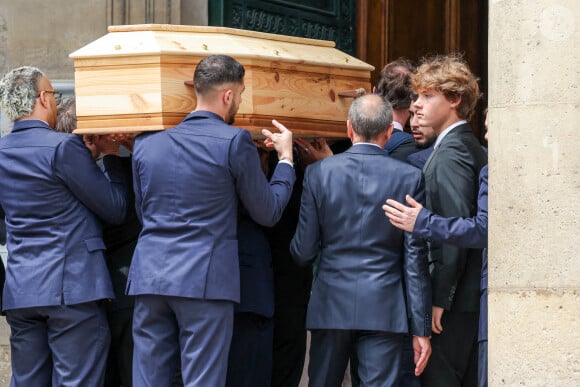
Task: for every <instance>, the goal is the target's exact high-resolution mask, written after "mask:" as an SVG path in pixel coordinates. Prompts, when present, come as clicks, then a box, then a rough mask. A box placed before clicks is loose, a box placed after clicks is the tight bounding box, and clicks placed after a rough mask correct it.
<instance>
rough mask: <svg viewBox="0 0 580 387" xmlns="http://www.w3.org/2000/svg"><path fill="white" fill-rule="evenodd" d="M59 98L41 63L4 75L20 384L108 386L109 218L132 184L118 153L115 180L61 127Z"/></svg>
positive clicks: (116, 215) (0, 96) (2, 189)
mask: <svg viewBox="0 0 580 387" xmlns="http://www.w3.org/2000/svg"><path fill="white" fill-rule="evenodd" d="M59 100H60V93H58V92H57V91H55V90H54V88H53V86H52V84H51V83H50V81H49V79H48V78H47V77H46V76H45V75H44V74H43V73H42V72H41V71H40V70H39V69H37V68H35V67H28V66H26V67H20V68H17V69H14V70H12V71H10V72H9V73H7V74H6V75H5V76H4V77H3V78H2V79H0V107H1V108H2V109H3V110H4V111H5V113H6V115H7V116H8V118H10V119H11V120H12V121H14V126H13V128H12V131H11V133H9V134H8V135H6V136H4V137H2V139H0V176H2V179H0V205H1V207H2V209H3V210H4V212H5V213H6V229H7V242H8V243H7V246H8V264H7V267H6V284H5V286H4V294H3V309H4V311H5V312H6V320H7V321H8V324H9V325H10V330H11V333H10V349H11V356H12V381H11V384H10V385H11V386H15V387H17V386H50V385H58V386H102V385H103V377H104V372H105V364H106V360H107V350H108V348H109V340H110V335H109V328H108V326H107V318H106V315H105V309H104V306H103V303H102V302H101V301H102V300H104V299H110V298H113V288H112V287H111V280H110V278H109V273H108V271H107V265H106V263H105V257H104V250H105V244H104V242H103V237H102V231H101V222H102V221H105V222H108V223H113V224H118V223H121V222H122V221H123V220H124V218H125V213H126V210H127V186H126V185H125V181H124V178H123V173H122V170H121V168H120V165H119V164H118V162H119V160H118V158H117V157H115V156H105V157H104V159H103V163H104V166H105V170H106V172H107V175H108V178H107V176H105V174H104V173H103V172H102V171H101V170H100V169H99V167H98V166H97V165H96V164H95V162H94V160H93V159H92V157H91V155H90V154H89V152H88V151H87V149H86V148H85V145H84V144H83V142H82V140H81V139H80V138H79V137H78V136H76V135H73V134H66V133H58V132H56V131H54V130H53V128H54V127H55V125H56V122H57V103H58V101H59Z"/></svg>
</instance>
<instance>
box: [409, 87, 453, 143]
mask: <svg viewBox="0 0 580 387" xmlns="http://www.w3.org/2000/svg"><path fill="white" fill-rule="evenodd" d="M458 104H459V103H458V102H453V101H449V100H448V99H447V98H445V96H444V95H443V94H441V93H440V92H438V91H437V90H433V89H424V90H419V94H418V98H417V100H416V101H415V102H414V103H413V106H414V107H415V109H416V111H415V116H416V117H417V120H418V122H419V125H420V126H430V127H432V128H433V130H434V131H435V134H436V135H437V136H438V135H439V134H440V133H441V132H443V131H444V130H445V128H447V127H448V126H450V125H451V124H453V123H454V122H456V121H458V117H457V112H456V108H457V105H458Z"/></svg>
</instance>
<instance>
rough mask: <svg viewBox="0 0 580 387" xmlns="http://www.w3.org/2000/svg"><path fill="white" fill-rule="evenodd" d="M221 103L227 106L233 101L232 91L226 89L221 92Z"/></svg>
mask: <svg viewBox="0 0 580 387" xmlns="http://www.w3.org/2000/svg"><path fill="white" fill-rule="evenodd" d="M222 93H223V94H222V101H223V103H224V104H225V105H227V106H229V105H230V104H231V103H232V101H233V100H234V91H233V90H232V89H226V90H225V91H222Z"/></svg>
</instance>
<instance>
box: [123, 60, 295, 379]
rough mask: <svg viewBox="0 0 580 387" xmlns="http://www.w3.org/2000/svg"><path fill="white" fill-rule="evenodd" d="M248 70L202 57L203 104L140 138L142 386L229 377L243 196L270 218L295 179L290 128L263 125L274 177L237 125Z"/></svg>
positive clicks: (135, 279) (199, 88)
mask: <svg viewBox="0 0 580 387" xmlns="http://www.w3.org/2000/svg"><path fill="white" fill-rule="evenodd" d="M244 74H245V70H244V67H243V66H242V64H241V63H239V62H238V61H237V60H235V59H234V58H232V57H229V56H226V55H212V56H209V57H206V58H204V59H203V60H202V61H201V62H200V63H199V64H198V65H197V67H196V69H195V73H194V78H193V83H194V85H195V93H196V96H197V107H196V109H195V111H193V112H192V113H190V114H189V115H188V116H187V117H185V119H184V120H183V121H182V122H181V123H180V124H179V125H177V126H176V127H174V128H171V129H169V130H165V131H161V132H156V133H148V134H143V135H140V136H138V137H137V138H136V139H135V145H134V149H133V177H134V189H135V205H136V209H137V214H138V216H139V218H140V219H141V222H142V224H143V230H142V232H141V234H140V237H139V241H138V242H137V247H136V249H135V254H134V256H133V261H132V263H131V269H130V272H129V280H128V286H127V288H128V293H129V294H131V295H135V296H136V297H135V312H134V321H133V338H134V345H135V352H134V358H133V379H134V385H135V386H152V387H163V386H169V385H170V384H171V380H172V377H173V375H174V373H175V370H176V368H177V366H178V364H179V363H181V374H182V378H183V383H184V385H187V386H190V385H196V386H212V387H213V386H216V387H219V386H223V385H224V384H225V381H226V371H227V362H228V351H229V348H230V341H231V337H232V325H233V313H234V302H238V301H239V300H240V272H239V264H238V259H239V257H238V241H237V227H236V224H237V220H238V205H243V206H244V208H245V210H246V211H247V213H248V215H249V216H250V217H251V218H252V219H253V220H254V221H255V222H257V223H258V224H261V225H264V226H272V225H273V224H275V223H276V222H277V221H278V220H279V219H280V217H281V216H282V212H283V210H284V207H285V206H286V204H287V202H288V200H289V198H290V194H291V191H292V186H293V184H294V180H295V174H294V169H293V157H292V133H291V132H290V131H289V130H288V129H286V128H285V127H284V126H283V125H281V124H279V123H278V122H277V121H273V123H274V125H275V126H277V127H278V128H279V129H280V133H274V134H273V133H271V132H270V131H268V130H265V129H264V130H263V131H262V133H263V134H264V135H265V136H266V137H267V138H266V145H268V146H270V147H274V148H275V149H276V151H277V152H278V158H279V160H280V162H279V163H278V164H277V166H276V168H275V171H274V173H273V176H272V178H271V180H270V182H269V183H268V181H267V179H266V176H265V175H264V173H263V172H262V169H261V166H260V160H259V158H258V152H257V150H256V147H255V145H254V143H253V142H252V138H251V136H250V133H249V132H248V131H246V130H242V129H239V128H235V127H233V126H230V124H232V123H233V122H234V117H235V115H236V113H237V111H238V108H239V106H240V104H241V103H242V93H243V91H244V88H245V86H244Z"/></svg>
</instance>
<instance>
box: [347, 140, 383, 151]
mask: <svg viewBox="0 0 580 387" xmlns="http://www.w3.org/2000/svg"><path fill="white" fill-rule="evenodd" d="M356 145H372V146H376V147H377V148H379V149H381V150H382V149H383V148H381V146H380V145H379V144H373V143H372V142H357V143H354V144H352V146H356Z"/></svg>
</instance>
